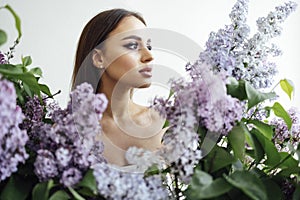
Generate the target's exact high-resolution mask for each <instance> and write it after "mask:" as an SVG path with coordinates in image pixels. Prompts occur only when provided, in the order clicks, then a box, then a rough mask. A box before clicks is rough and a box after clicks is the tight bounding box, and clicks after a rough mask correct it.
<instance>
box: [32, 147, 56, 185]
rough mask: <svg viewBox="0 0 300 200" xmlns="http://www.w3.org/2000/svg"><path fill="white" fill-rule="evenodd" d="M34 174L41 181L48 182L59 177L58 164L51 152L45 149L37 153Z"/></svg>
mask: <svg viewBox="0 0 300 200" xmlns="http://www.w3.org/2000/svg"><path fill="white" fill-rule="evenodd" d="M34 173H35V174H36V175H37V176H38V177H39V180H40V181H46V180H49V179H50V178H54V177H55V176H57V175H58V169H57V162H56V160H55V157H54V155H53V154H52V153H51V152H50V151H48V150H44V149H40V150H38V151H37V157H36V160H35V162H34Z"/></svg>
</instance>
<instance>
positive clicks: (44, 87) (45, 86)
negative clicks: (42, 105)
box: [39, 84, 52, 96]
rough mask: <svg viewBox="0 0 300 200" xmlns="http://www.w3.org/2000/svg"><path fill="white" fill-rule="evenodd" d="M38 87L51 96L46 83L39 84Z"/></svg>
mask: <svg viewBox="0 0 300 200" xmlns="http://www.w3.org/2000/svg"><path fill="white" fill-rule="evenodd" d="M39 86H40V88H41V91H42V92H43V93H44V94H46V95H48V96H52V94H51V92H50V89H49V87H48V86H47V85H44V84H39Z"/></svg>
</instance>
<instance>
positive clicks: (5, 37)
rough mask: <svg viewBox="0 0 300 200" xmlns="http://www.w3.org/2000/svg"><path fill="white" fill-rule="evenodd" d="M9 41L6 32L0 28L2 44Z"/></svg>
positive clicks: (0, 41) (0, 42)
mask: <svg viewBox="0 0 300 200" xmlns="http://www.w3.org/2000/svg"><path fill="white" fill-rule="evenodd" d="M6 41H7V35H6V33H5V32H4V31H3V30H1V29H0V46H1V45H2V44H4V43H5V42H6Z"/></svg>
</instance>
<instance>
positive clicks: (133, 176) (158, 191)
mask: <svg viewBox="0 0 300 200" xmlns="http://www.w3.org/2000/svg"><path fill="white" fill-rule="evenodd" d="M93 173H94V177H95V178H96V182H97V188H98V190H99V192H100V194H101V195H103V196H104V197H105V198H106V199H114V200H118V199H120V200H121V199H132V200H135V199H136V200H140V199H167V195H168V194H167V192H166V190H165V189H164V187H163V186H162V181H161V179H160V177H159V176H152V177H149V178H145V179H144V178H143V174H138V173H126V172H121V171H119V170H117V169H114V168H113V167H110V166H109V165H107V164H103V163H99V164H97V165H95V166H94V171H93Z"/></svg>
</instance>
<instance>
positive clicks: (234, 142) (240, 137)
mask: <svg viewBox="0 0 300 200" xmlns="http://www.w3.org/2000/svg"><path fill="white" fill-rule="evenodd" d="M246 131H247V129H246V128H245V127H244V126H243V125H238V126H235V127H233V129H232V130H231V131H230V133H229V134H228V142H229V144H230V146H231V147H232V150H233V153H234V156H235V157H236V158H238V159H240V160H244V156H245V134H246V133H245V132H246Z"/></svg>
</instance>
